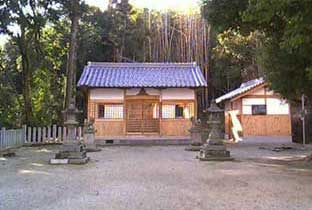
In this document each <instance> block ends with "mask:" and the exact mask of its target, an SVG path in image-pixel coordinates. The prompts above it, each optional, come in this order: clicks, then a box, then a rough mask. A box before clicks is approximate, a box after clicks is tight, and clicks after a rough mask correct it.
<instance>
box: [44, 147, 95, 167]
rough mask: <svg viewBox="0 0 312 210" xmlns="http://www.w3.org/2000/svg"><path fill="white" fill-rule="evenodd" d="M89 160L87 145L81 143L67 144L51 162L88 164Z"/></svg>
mask: <svg viewBox="0 0 312 210" xmlns="http://www.w3.org/2000/svg"><path fill="white" fill-rule="evenodd" d="M88 161H89V157H87V150H86V147H85V145H83V144H81V143H77V142H75V143H72V144H68V143H67V144H65V145H63V146H62V149H61V150H60V151H59V152H58V153H56V155H55V158H54V159H51V160H50V163H51V164H86V163H87V162H88Z"/></svg>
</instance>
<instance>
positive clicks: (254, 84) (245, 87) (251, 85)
mask: <svg viewBox="0 0 312 210" xmlns="http://www.w3.org/2000/svg"><path fill="white" fill-rule="evenodd" d="M264 83H265V81H264V79H263V78H259V79H254V80H250V81H248V82H245V83H242V84H241V86H240V87H239V88H237V89H235V90H232V91H231V92H229V93H227V94H225V95H223V96H220V97H219V98H217V99H216V102H217V103H220V102H222V101H225V100H228V99H232V98H234V97H236V96H238V95H240V94H243V93H245V92H247V91H249V90H251V89H253V88H255V87H257V86H259V85H262V84H264Z"/></svg>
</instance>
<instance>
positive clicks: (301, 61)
mask: <svg viewBox="0 0 312 210" xmlns="http://www.w3.org/2000/svg"><path fill="white" fill-rule="evenodd" d="M243 20H244V21H245V22H248V23H252V24H253V25H254V26H255V28H256V29H258V30H261V31H263V32H264V33H265V35H266V37H267V39H266V41H265V42H264V43H263V45H262V53H261V54H260V60H262V65H263V66H264V67H265V68H264V69H265V71H266V74H267V78H268V79H269V81H271V83H272V87H273V88H274V89H276V90H277V91H279V92H280V93H281V94H283V95H284V96H285V97H287V98H289V99H295V98H298V97H300V95H301V94H302V93H304V94H306V95H307V96H309V97H310V98H311V96H312V86H311V84H312V78H311V69H312V57H311V51H312V38H311V33H312V25H311V23H312V4H311V1H309V0H302V1H299V0H277V1H269V0H251V1H250V4H249V6H248V9H247V10H246V11H245V13H244V15H243Z"/></svg>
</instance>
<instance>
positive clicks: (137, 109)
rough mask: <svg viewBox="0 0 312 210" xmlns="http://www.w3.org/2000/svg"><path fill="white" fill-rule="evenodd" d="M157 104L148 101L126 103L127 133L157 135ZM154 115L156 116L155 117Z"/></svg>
mask: <svg viewBox="0 0 312 210" xmlns="http://www.w3.org/2000/svg"><path fill="white" fill-rule="evenodd" d="M158 106H159V104H158V102H156V101H150V100H131V101H128V102H127V109H126V111H127V132H128V133H140V134H144V133H158V132H159V117H158V113H157V114H156V113H155V107H156V112H158V110H159V108H157V107H158ZM155 114H156V115H155Z"/></svg>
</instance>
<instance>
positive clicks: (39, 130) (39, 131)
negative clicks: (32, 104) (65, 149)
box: [38, 127, 41, 143]
mask: <svg viewBox="0 0 312 210" xmlns="http://www.w3.org/2000/svg"><path fill="white" fill-rule="evenodd" d="M38 142H40V143H41V127H39V128H38Z"/></svg>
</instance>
